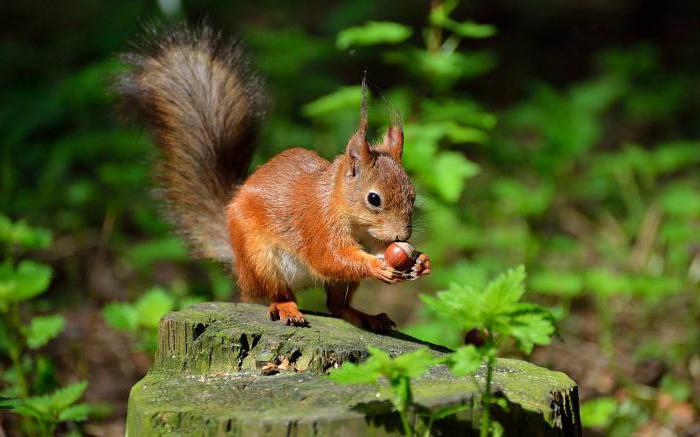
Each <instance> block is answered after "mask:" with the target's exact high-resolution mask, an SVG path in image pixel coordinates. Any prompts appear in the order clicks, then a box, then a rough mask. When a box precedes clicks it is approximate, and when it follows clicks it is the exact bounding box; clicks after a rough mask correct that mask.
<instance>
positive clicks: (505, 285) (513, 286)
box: [484, 266, 525, 314]
mask: <svg viewBox="0 0 700 437" xmlns="http://www.w3.org/2000/svg"><path fill="white" fill-rule="evenodd" d="M524 282H525V267H523V266H518V267H516V268H514V269H509V270H508V271H506V272H505V273H503V274H502V275H500V276H498V277H497V278H496V279H495V280H493V281H491V283H489V285H488V286H487V287H486V290H484V305H485V308H486V311H487V312H490V313H492V314H495V313H498V312H502V311H503V312H504V311H509V310H510V309H511V308H512V306H513V305H515V303H516V302H518V301H519V300H520V298H521V297H522V295H523V293H525V284H524Z"/></svg>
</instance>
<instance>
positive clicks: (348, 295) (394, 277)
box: [116, 26, 431, 331]
mask: <svg viewBox="0 0 700 437" xmlns="http://www.w3.org/2000/svg"><path fill="white" fill-rule="evenodd" d="M122 59H123V60H124V62H125V63H126V64H127V66H128V68H127V70H126V71H125V72H124V73H122V74H121V75H120V76H119V77H118V78H117V82H116V89H117V91H118V93H119V94H120V95H121V96H122V98H123V99H122V103H123V107H124V109H126V110H127V111H128V112H130V113H131V112H136V114H137V117H138V118H140V119H142V120H143V121H145V122H146V125H147V127H148V128H149V130H150V133H151V134H152V139H153V142H154V143H155V144H156V145H157V146H158V148H159V149H160V151H161V152H162V153H161V157H160V159H159V160H158V161H157V162H156V169H155V175H156V178H157V179H158V185H159V187H160V189H159V191H160V193H161V195H162V197H163V198H164V200H165V202H166V205H167V208H166V210H167V214H168V216H169V218H170V219H171V220H172V221H173V222H174V224H175V227H176V228H177V229H178V231H179V232H180V233H181V234H182V236H183V237H184V239H185V240H186V241H187V242H188V243H189V245H190V247H191V249H192V251H193V254H194V255H195V256H197V257H200V258H211V259H216V260H219V261H222V262H225V263H229V264H230V265H232V266H233V271H234V272H235V275H236V277H237V279H238V286H239V288H240V291H241V295H242V298H243V300H246V301H250V300H253V301H267V302H269V315H270V318H271V319H272V320H282V321H283V322H284V323H286V324H288V325H295V326H305V325H307V322H306V320H305V319H304V315H303V314H302V313H301V311H299V308H298V307H297V304H296V298H295V296H294V290H299V289H302V288H305V287H308V286H310V285H312V284H314V283H322V284H324V286H325V289H326V292H327V306H328V309H329V311H330V312H331V313H332V314H334V315H336V316H339V317H342V318H343V319H345V320H347V321H348V322H350V323H352V324H354V325H356V326H359V327H362V328H365V329H370V330H373V331H388V330H390V329H391V328H392V327H395V324H394V322H393V321H391V319H389V317H388V316H387V315H386V314H384V313H382V314H378V315H369V314H365V313H363V312H361V311H358V310H356V309H354V308H353V307H351V306H350V301H351V299H352V296H353V293H354V292H355V290H356V289H357V287H358V284H359V281H360V280H362V279H366V278H377V279H380V280H382V281H384V282H386V283H389V284H393V283H396V282H401V281H406V280H414V279H417V278H419V277H421V276H425V275H427V274H429V273H430V270H431V264H430V260H429V258H428V257H427V256H426V255H424V254H423V255H421V256H420V257H419V259H418V260H417V262H416V264H415V265H414V266H413V268H412V269H411V270H410V271H409V272H401V271H397V270H395V269H393V268H392V267H390V266H389V265H388V264H387V263H386V262H385V260H384V259H383V257H382V256H381V254H382V253H383V251H384V249H386V247H387V245H389V244H390V243H391V242H393V241H404V240H408V238H409V237H410V235H411V214H412V211H413V204H414V200H415V190H414V187H413V185H412V184H411V181H410V180H409V177H408V175H407V173H406V171H405V169H404V167H403V166H402V164H401V156H402V153H403V143H404V136H403V129H402V126H401V123H400V120H399V119H398V118H397V117H393V118H394V120H393V121H392V124H391V126H390V127H389V128H388V130H387V131H386V134H385V136H384V139H383V141H382V142H381V143H379V144H375V145H372V144H370V143H369V142H368V140H367V137H366V135H367V103H366V102H367V92H366V85H365V83H364V81H363V99H362V107H361V111H360V121H359V127H358V129H357V131H356V132H355V133H354V134H352V136H351V137H350V139H349V141H348V143H347V146H346V149H345V153H343V154H341V155H339V156H337V157H336V158H335V159H334V160H333V161H331V162H329V161H327V160H325V159H323V158H321V157H320V156H318V155H317V154H316V153H315V152H313V151H311V150H307V149H302V148H293V149H289V150H286V151H284V152H282V153H280V154H279V155H277V156H275V157H274V158H272V159H271V160H270V161H268V162H267V163H266V164H264V165H262V166H260V167H259V168H257V169H256V170H255V171H254V172H253V173H252V174H251V175H250V176H249V177H247V178H246V177H245V176H246V174H247V170H248V166H249V164H250V160H251V156H252V154H253V151H254V146H255V143H256V138H257V132H258V128H259V127H260V125H261V123H262V119H263V116H264V112H265V106H266V97H265V96H264V93H263V90H262V82H261V80H260V78H259V77H258V76H257V75H256V73H254V72H253V71H252V69H251V67H250V65H249V64H248V62H247V61H246V58H245V56H244V53H243V51H242V49H241V48H240V45H239V44H238V43H237V42H235V41H229V40H226V39H224V38H222V37H221V35H220V34H218V33H216V32H214V31H212V30H211V29H210V28H209V27H206V26H202V27H200V28H198V29H188V28H187V27H185V26H180V27H177V28H172V29H169V30H161V31H155V32H151V34H150V35H149V37H148V41H147V42H146V43H145V44H144V45H143V46H141V47H140V48H139V49H138V50H137V52H135V53H129V54H126V55H124V56H123V57H122Z"/></svg>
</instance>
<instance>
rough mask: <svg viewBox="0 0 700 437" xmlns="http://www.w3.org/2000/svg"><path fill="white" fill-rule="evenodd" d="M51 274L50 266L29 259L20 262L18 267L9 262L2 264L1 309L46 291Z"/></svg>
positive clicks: (0, 280) (0, 267) (0, 271)
mask: <svg viewBox="0 0 700 437" xmlns="http://www.w3.org/2000/svg"><path fill="white" fill-rule="evenodd" d="M51 274H52V270H51V267H50V266H47V265H44V264H40V263H37V262H34V261H29V260H24V261H22V262H20V263H19V265H18V266H17V268H16V269H14V268H13V267H12V266H11V265H9V264H7V263H5V264H0V309H2V307H3V306H4V305H7V304H9V303H13V302H20V301H23V300H28V299H31V298H33V297H35V296H37V295H39V294H41V293H43V292H44V291H46V289H47V288H48V286H49V283H50V282H51Z"/></svg>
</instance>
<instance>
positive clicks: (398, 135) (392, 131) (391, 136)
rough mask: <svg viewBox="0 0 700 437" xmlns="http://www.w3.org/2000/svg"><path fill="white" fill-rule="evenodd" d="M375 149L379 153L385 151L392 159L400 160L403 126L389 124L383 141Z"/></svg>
mask: <svg viewBox="0 0 700 437" xmlns="http://www.w3.org/2000/svg"><path fill="white" fill-rule="evenodd" d="M376 150H377V151H378V152H380V153H387V154H388V155H389V156H391V157H392V158H393V159H394V160H396V161H399V162H401V156H402V155H403V128H402V127H401V125H392V126H389V129H387V130H386V134H385V135H384V142H383V143H382V144H380V145H379V146H378V147H377V148H376Z"/></svg>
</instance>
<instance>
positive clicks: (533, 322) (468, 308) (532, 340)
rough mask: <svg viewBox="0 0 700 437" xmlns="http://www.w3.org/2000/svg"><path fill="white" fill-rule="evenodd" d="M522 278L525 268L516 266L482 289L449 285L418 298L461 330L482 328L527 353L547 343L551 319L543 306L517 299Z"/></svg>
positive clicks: (522, 285) (552, 324)
mask: <svg viewBox="0 0 700 437" xmlns="http://www.w3.org/2000/svg"><path fill="white" fill-rule="evenodd" d="M524 281H525V268H524V267H523V266H520V267H517V268H514V269H510V270H508V271H507V272H506V273H504V274H502V275H500V276H499V277H497V278H496V279H495V280H493V281H491V282H490V283H489V284H488V285H487V286H486V287H485V288H482V289H476V288H474V287H470V286H460V285H457V284H451V285H450V288H449V290H447V291H440V292H438V293H437V296H426V295H421V296H420V298H421V300H423V302H424V303H425V304H426V306H427V307H428V308H429V309H430V310H431V311H432V313H433V314H434V315H436V316H437V317H440V318H443V319H445V320H448V321H452V323H459V324H460V325H461V328H462V329H463V330H470V329H474V328H477V329H486V330H487V331H489V332H490V333H491V334H492V335H500V336H510V337H513V338H514V339H515V340H516V342H517V344H518V346H519V347H520V349H521V350H523V351H524V352H526V353H530V352H531V351H532V348H533V347H534V345H539V344H549V341H550V337H551V336H552V334H553V333H554V331H555V318H554V316H553V315H552V313H551V311H549V310H548V309H546V308H544V307H541V306H539V305H535V304H530V303H524V302H520V299H521V298H522V296H523V294H524V293H525V286H524ZM463 353H467V352H463Z"/></svg>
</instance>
